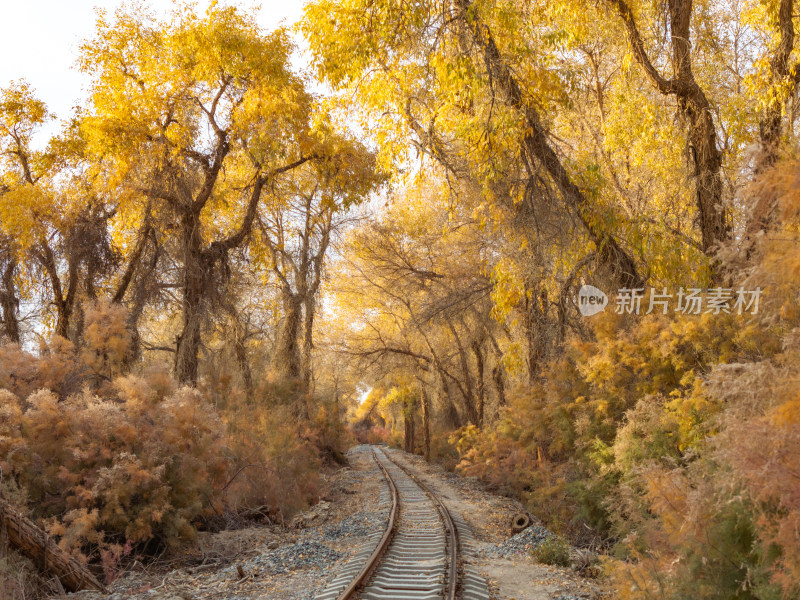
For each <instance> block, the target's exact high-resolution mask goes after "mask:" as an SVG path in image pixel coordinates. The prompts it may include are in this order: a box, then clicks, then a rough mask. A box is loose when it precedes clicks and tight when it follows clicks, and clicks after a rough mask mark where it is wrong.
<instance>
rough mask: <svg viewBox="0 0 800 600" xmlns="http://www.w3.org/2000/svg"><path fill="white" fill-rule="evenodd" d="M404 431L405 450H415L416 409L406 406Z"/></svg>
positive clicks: (404, 410) (411, 451)
mask: <svg viewBox="0 0 800 600" xmlns="http://www.w3.org/2000/svg"><path fill="white" fill-rule="evenodd" d="M403 431H404V436H405V439H404V444H403V445H404V448H403V449H404V450H405V451H406V452H410V453H413V452H414V409H413V407H412V406H406V407H404V409H403Z"/></svg>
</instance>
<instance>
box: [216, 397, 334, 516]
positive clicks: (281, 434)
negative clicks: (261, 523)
mask: <svg viewBox="0 0 800 600" xmlns="http://www.w3.org/2000/svg"><path fill="white" fill-rule="evenodd" d="M229 437H230V444H231V450H232V452H233V456H235V457H236V458H235V460H234V463H233V464H232V465H231V470H232V473H233V475H232V476H231V479H230V480H229V481H228V483H227V484H226V487H225V490H224V493H225V496H224V497H225V502H226V504H227V505H228V506H230V507H231V508H232V509H237V508H242V507H267V508H268V510H269V511H270V516H271V518H272V519H273V520H275V521H277V522H281V523H283V522H284V521H287V520H288V519H289V518H290V517H291V516H292V515H293V514H295V513H296V512H298V511H300V510H303V509H305V508H307V507H308V506H309V505H311V504H313V503H315V502H316V501H317V500H318V499H319V490H320V479H319V469H320V464H319V457H318V454H317V447H316V446H315V444H314V437H313V432H312V430H310V429H309V428H308V427H307V426H304V425H303V423H302V422H299V421H298V420H297V419H296V418H295V417H293V416H292V414H291V411H290V408H289V407H270V408H265V407H251V408H250V409H249V410H246V411H241V412H239V413H238V414H235V415H231V417H230V421H229Z"/></svg>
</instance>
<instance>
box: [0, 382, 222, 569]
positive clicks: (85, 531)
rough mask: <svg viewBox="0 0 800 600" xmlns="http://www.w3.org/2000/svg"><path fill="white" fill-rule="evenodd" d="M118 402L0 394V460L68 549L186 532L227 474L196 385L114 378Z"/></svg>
mask: <svg viewBox="0 0 800 600" xmlns="http://www.w3.org/2000/svg"><path fill="white" fill-rule="evenodd" d="M118 387H119V389H120V390H121V393H120V399H106V398H101V397H98V396H95V395H93V394H91V393H90V392H88V391H86V392H84V393H82V394H77V395H73V396H70V397H69V398H67V399H66V400H63V401H59V400H58V398H57V397H56V396H55V394H53V393H52V392H50V391H48V390H40V391H38V392H35V393H33V394H31V395H30V396H29V397H28V398H27V399H26V400H25V401H22V400H20V399H19V398H17V397H15V396H13V395H11V394H10V393H9V392H7V391H6V392H5V393H4V394H3V395H2V398H0V402H2V406H0V412H1V413H2V415H3V424H2V428H3V437H2V438H0V449H2V453H0V466H2V467H3V471H4V473H6V474H7V476H8V477H10V478H12V479H13V481H14V482H15V483H16V484H17V485H18V486H19V487H20V488H22V489H24V490H25V493H26V496H27V499H28V506H29V507H30V509H31V512H32V516H34V517H35V518H40V519H44V520H46V522H47V523H48V525H47V528H48V530H49V532H50V533H51V534H53V535H55V536H57V537H58V538H59V540H60V542H59V543H60V544H61V546H62V547H64V548H65V549H68V550H70V551H72V552H74V553H76V554H78V553H79V552H80V551H81V550H83V551H90V550H91V549H92V548H95V549H96V548H100V547H105V546H106V545H107V544H110V543H115V542H123V543H124V542H126V541H130V542H134V543H138V542H145V541H148V540H151V539H154V538H155V539H158V540H162V541H164V542H167V543H172V542H175V541H177V540H179V539H183V538H187V537H191V536H192V535H193V533H194V528H193V525H192V522H193V521H194V520H195V519H197V518H198V517H201V516H203V515H204V514H207V513H208V511H209V510H210V509H211V507H212V504H213V502H214V498H215V496H216V495H217V490H219V489H220V488H221V486H222V483H223V482H224V480H225V478H226V476H227V472H228V471H227V469H228V461H227V460H226V457H225V456H224V454H223V453H224V449H225V441H226V438H225V427H224V424H223V423H222V421H221V420H220V419H219V417H218V416H217V415H216V413H215V412H214V411H213V409H212V408H211V407H210V406H209V405H208V404H207V403H206V402H205V401H204V399H203V398H202V397H201V396H200V395H199V394H198V393H197V392H196V391H195V390H191V389H189V388H180V389H178V390H176V391H174V392H172V393H171V394H170V395H168V396H163V395H161V394H159V393H158V392H157V391H155V389H157V386H156V387H154V386H152V385H150V384H149V383H148V382H147V380H146V379H143V378H133V377H130V376H129V377H127V378H125V379H123V380H120V381H119V386H118Z"/></svg>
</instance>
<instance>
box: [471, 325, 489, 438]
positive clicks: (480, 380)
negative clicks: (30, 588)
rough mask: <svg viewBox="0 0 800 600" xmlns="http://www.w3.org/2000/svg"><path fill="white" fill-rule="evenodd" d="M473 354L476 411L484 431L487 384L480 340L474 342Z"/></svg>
mask: <svg viewBox="0 0 800 600" xmlns="http://www.w3.org/2000/svg"><path fill="white" fill-rule="evenodd" d="M472 353H473V354H474V355H475V364H476V369H475V372H476V376H475V377H476V380H477V386H476V390H475V392H476V394H475V396H476V409H477V412H478V427H479V428H481V429H483V413H484V406H485V404H486V383H485V380H484V364H483V363H484V361H483V349H482V348H481V344H480V342H479V341H478V340H475V341H473V342H472Z"/></svg>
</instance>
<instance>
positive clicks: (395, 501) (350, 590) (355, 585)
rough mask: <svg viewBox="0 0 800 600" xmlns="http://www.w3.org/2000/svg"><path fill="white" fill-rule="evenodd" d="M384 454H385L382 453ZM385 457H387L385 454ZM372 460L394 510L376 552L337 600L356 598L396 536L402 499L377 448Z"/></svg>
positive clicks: (373, 449)
mask: <svg viewBox="0 0 800 600" xmlns="http://www.w3.org/2000/svg"><path fill="white" fill-rule="evenodd" d="M382 454H383V453H382ZM384 456H386V455H385V454H384ZM372 458H373V460H374V461H375V462H376V463H377V465H378V467H380V469H381V471H383V477H384V478H385V479H386V483H388V484H389V490H390V492H391V495H392V508H391V510H390V511H389V522H388V523H387V525H386V529H385V530H384V532H383V536H382V537H381V540H380V542H378V545H377V546H376V547H375V550H373V551H372V554H370V556H369V558H368V559H367V561H366V563H365V564H364V566H363V567H362V568H361V570H360V571H359V572H358V575H356V576H355V578H354V579H353V581H352V582H350V585H348V586H347V587H346V588H345V589H344V590H342V593H341V594H339V596H337V600H350V599H351V598H355V595H356V592H358V591H359V590H360V589H361V587H362V586H363V585H364V584H365V583H366V582H367V579H368V578H369V576H370V575H371V574H372V570H373V568H374V567H376V566H377V565H378V562H379V561H380V559H381V557H382V556H383V553H384V552H385V551H386V548H388V547H389V542H391V540H392V535H394V530H395V523H396V521H397V511H398V508H399V506H400V497H399V493H398V492H397V486H396V485H395V483H394V480H393V479H392V477H391V475H389V472H388V471H387V470H386V467H384V466H383V465H382V464H381V461H379V460H378V455H377V454H376V453H375V447H374V446H373V447H372Z"/></svg>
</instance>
